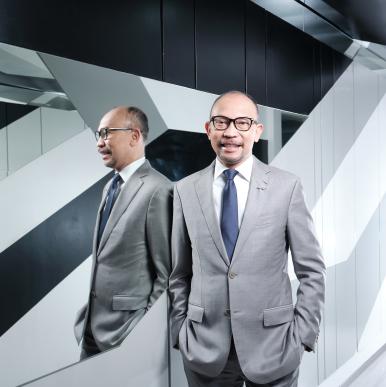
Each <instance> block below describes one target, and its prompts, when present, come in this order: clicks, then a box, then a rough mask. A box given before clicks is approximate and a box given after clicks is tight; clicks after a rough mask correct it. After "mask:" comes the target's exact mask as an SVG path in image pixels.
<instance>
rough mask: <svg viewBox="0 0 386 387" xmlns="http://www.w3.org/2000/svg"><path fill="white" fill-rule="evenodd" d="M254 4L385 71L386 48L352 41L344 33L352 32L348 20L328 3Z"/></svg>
mask: <svg viewBox="0 0 386 387" xmlns="http://www.w3.org/2000/svg"><path fill="white" fill-rule="evenodd" d="M252 1H253V2H254V3H256V4H257V5H259V6H260V7H263V8H264V9H266V10H267V11H268V12H270V13H272V14H274V15H275V16H278V17H279V18H281V19H283V20H285V21H286V22H288V23H290V24H291V25H293V26H294V27H296V28H298V29H300V30H302V31H303V32H305V33H307V34H308V35H311V36H312V37H314V38H315V39H317V40H318V41H320V42H322V43H324V44H326V45H328V46H329V47H331V48H333V49H334V50H336V51H338V52H340V53H342V54H344V55H346V56H347V57H348V58H350V59H352V60H355V61H357V62H359V63H361V64H363V65H365V66H366V67H368V68H370V69H371V70H382V69H386V48H385V46H382V45H380V44H375V43H369V42H364V41H361V40H356V39H353V38H352V37H351V36H349V35H348V34H347V33H346V32H345V31H344V30H343V29H345V30H346V31H348V30H349V27H348V25H347V20H345V18H344V17H343V16H342V15H341V14H339V12H337V11H336V10H334V9H333V8H332V7H330V6H328V5H327V4H326V3H323V2H320V1H318V2H317V1H315V0H313V1H305V2H300V1H296V0H252Z"/></svg>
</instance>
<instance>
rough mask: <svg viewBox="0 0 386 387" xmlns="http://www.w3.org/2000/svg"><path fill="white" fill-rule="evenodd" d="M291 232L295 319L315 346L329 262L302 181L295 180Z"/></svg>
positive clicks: (304, 340)
mask: <svg viewBox="0 0 386 387" xmlns="http://www.w3.org/2000/svg"><path fill="white" fill-rule="evenodd" d="M287 236H288V242H289V247H290V249H291V254H292V261H293V265H294V269H295V274H296V277H297V278H298V280H299V282H300V284H299V287H298V290H297V302H296V307H295V320H296V324H297V326H298V332H299V336H300V340H301V342H302V343H303V344H304V345H305V346H306V347H308V348H310V349H312V350H314V348H315V342H316V340H317V338H318V333H319V324H320V319H321V313H322V308H323V305H324V296H325V271H326V268H325V265H324V262H323V257H322V254H321V250H320V246H319V243H318V240H317V238H316V234H315V230H314V224H313V220H312V216H311V214H310V212H309V211H308V209H307V206H306V203H305V201H304V195H303V189H302V185H301V183H300V181H298V180H297V181H296V182H295V186H294V189H293V192H292V197H291V201H290V205H289V210H288V223H287Z"/></svg>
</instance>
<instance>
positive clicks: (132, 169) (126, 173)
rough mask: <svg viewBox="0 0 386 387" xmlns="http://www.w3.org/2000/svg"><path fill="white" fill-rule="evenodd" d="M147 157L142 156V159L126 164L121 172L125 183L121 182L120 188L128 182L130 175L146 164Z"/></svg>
mask: <svg viewBox="0 0 386 387" xmlns="http://www.w3.org/2000/svg"><path fill="white" fill-rule="evenodd" d="M145 160H146V159H145V157H141V158H140V159H138V160H135V161H133V162H132V163H130V164H129V165H126V167H125V168H123V169H122V170H121V171H120V172H119V174H120V175H121V178H122V180H123V183H122V184H121V186H120V188H121V189H122V187H123V186H124V185H125V184H126V182H127V181H128V180H129V179H130V177H131V176H132V175H133V174H134V172H135V171H136V170H137V169H138V168H139V167H140V166H141V165H143V164H144V162H145Z"/></svg>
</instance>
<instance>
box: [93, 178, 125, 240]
mask: <svg viewBox="0 0 386 387" xmlns="http://www.w3.org/2000/svg"><path fill="white" fill-rule="evenodd" d="M121 181H122V178H121V176H120V175H119V173H117V174H116V175H115V176H114V178H113V181H112V183H111V185H110V188H109V190H108V192H107V196H106V197H107V199H106V204H105V208H104V209H103V212H102V216H101V221H100V223H99V230H98V245H99V242H100V240H101V238H102V234H103V231H104V229H105V227H106V224H107V221H108V220H109V216H110V213H111V210H112V208H113V205H114V203H115V200H116V198H117V196H118V193H119V187H120V182H121Z"/></svg>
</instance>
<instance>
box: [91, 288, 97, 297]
mask: <svg viewBox="0 0 386 387" xmlns="http://www.w3.org/2000/svg"><path fill="white" fill-rule="evenodd" d="M90 294H91V297H94V298H96V293H95V290H91V292H90Z"/></svg>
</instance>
